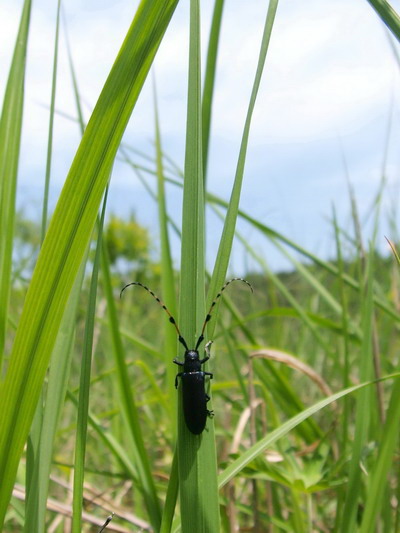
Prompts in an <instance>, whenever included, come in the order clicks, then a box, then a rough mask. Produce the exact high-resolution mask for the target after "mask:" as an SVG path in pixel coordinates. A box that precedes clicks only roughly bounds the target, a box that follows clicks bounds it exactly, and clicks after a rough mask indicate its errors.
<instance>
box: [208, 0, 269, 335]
mask: <svg viewBox="0 0 400 533" xmlns="http://www.w3.org/2000/svg"><path fill="white" fill-rule="evenodd" d="M277 7H278V0H270V3H269V6H268V11H267V16H266V20H265V25H264V32H263V36H262V41H261V49H260V54H259V57H258V64H257V69H256V74H255V79H254V83H253V88H252V92H251V96H250V102H249V106H248V110H247V116H246V121H245V125H244V129H243V135H242V141H241V145H240V151H239V158H238V162H237V167H236V175H235V181H234V185H233V189H232V194H231V197H230V201H229V205H228V210H227V213H226V218H225V224H224V228H223V232H222V237H221V241H220V245H219V248H218V254H217V259H216V263H215V267H214V272H213V275H212V278H211V282H210V287H209V291H208V297H207V305H210V304H211V302H212V300H213V298H214V297H215V295H216V294H217V292H218V290H219V288H220V287H221V286H222V284H223V283H224V280H225V277H226V272H227V270H228V264H229V258H230V254H231V249H232V243H233V237H234V235H235V228H236V220H237V216H238V210H239V200H240V193H241V189H242V183H243V174H244V167H245V162H246V153H247V146H248V142H249V135H250V125H251V120H252V116H253V112H254V107H255V104H256V99H257V94H258V89H259V87H260V83H261V77H262V73H263V69H264V64H265V59H266V57H267V51H268V46H269V41H270V38H271V33H272V27H273V23H274V19H275V14H276V9H277ZM214 324H215V321H214ZM213 329H214V326H213V325H212V324H211V328H210V329H209V334H210V335H212V333H213Z"/></svg>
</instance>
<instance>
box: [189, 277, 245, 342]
mask: <svg viewBox="0 0 400 533" xmlns="http://www.w3.org/2000/svg"><path fill="white" fill-rule="evenodd" d="M232 281H243V283H246V285H248V286H249V287H250V289H251V292H254V291H253V287H252V286H251V284H250V283H249V282H248V281H246V280H245V279H243V278H232V279H230V280H228V281H227V282H226V283H225V285H224V286H223V287H222V288H221V290H220V291H219V293H218V294H217V296H216V297H215V298H214V300H213V301H212V303H211V305H210V309H209V310H208V313H207V315H206V318H205V320H204V324H203V327H202V330H201V333H200V337H199V338H198V339H197V343H196V348H195V350H197V349H198V347H199V346H200V344H201V343H202V342H203V340H204V331H205V329H206V326H207V323H208V322H209V321H210V319H211V316H212V315H211V313H212V311H213V309H214V307H215V305H216V303H217V302H218V299H219V298H220V297H221V294H222V293H223V292H224V290H225V289H226V288H227V286H228V285H229V284H230V283H232Z"/></svg>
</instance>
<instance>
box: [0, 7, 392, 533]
mask: <svg viewBox="0 0 400 533" xmlns="http://www.w3.org/2000/svg"><path fill="white" fill-rule="evenodd" d="M370 3H371V4H372V5H373V6H374V7H375V9H376V10H377V12H378V14H379V16H381V17H382V19H383V20H384V21H385V22H386V23H387V24H388V26H389V28H390V29H391V31H392V32H393V34H394V35H395V36H396V37H397V38H398V36H399V35H400V23H399V20H398V17H397V15H396V14H395V13H394V12H393V10H392V9H391V8H390V6H388V5H387V4H386V3H385V2H382V1H376V2H375V1H374V2H373V1H371V2H370ZM176 4H177V1H176V0H175V1H174V0H142V1H141V3H140V9H138V12H137V14H136V17H135V19H134V21H133V22H132V26H131V28H130V29H129V31H128V34H127V36H126V40H125V42H124V44H123V46H122V48H121V51H120V53H119V55H118V57H117V58H116V60H115V64H114V66H113V68H112V70H111V72H110V75H109V78H108V79H107V81H106V83H105V85H104V88H103V91H102V93H101V95H100V96H99V99H98V102H97V104H96V106H95V108H94V110H93V113H92V116H91V118H90V121H89V123H88V124H87V125H86V127H84V126H85V125H84V124H83V121H82V120H81V114H80V100H79V96H78V92H76V105H77V111H76V115H77V117H78V121H80V124H81V127H82V141H81V144H80V146H79V148H78V150H77V153H76V155H75V158H74V161H73V163H72V166H71V170H70V172H69V174H68V176H67V177H66V181H65V186H64V188H63V190H62V192H61V194H60V197H59V200H58V203H57V206H56V208H55V211H54V212H53V213H52V214H51V217H50V216H49V214H48V213H47V208H46V206H47V194H48V185H49V181H48V180H49V178H50V173H48V175H47V180H46V184H47V186H46V187H45V193H44V198H43V205H44V209H43V217H42V221H41V222H40V223H37V222H36V221H31V220H27V219H26V218H25V217H24V214H23V213H18V212H17V210H16V201H15V197H16V190H17V175H18V159H19V146H20V136H21V131H22V124H23V123H22V116H23V100H24V69H25V55H26V47H27V39H28V34H29V18H30V9H31V5H30V2H29V0H25V2H24V7H23V13H22V17H21V26H20V29H19V33H18V38H17V42H16V48H15V54H14V59H13V63H12V67H11V71H10V76H9V81H8V86H7V90H6V93H5V99H4V106H3V111H2V116H1V121H0V141H1V142H0V162H1V166H0V235H1V238H0V308H1V312H0V353H1V354H2V358H1V359H0V362H1V365H2V366H1V369H2V372H1V376H2V380H1V383H0V406H1V413H2V414H1V417H0V480H1V481H0V528H2V530H3V531H5V532H11V531H21V532H22V531H25V532H29V533H32V532H38V533H39V532H44V531H53V532H61V531H72V532H74V533H78V532H81V531H100V530H101V528H102V525H103V524H105V521H106V519H107V516H111V513H115V515H114V516H113V518H112V520H111V521H110V522H109V523H107V530H109V531H120V532H128V531H154V532H162V533H166V532H170V531H174V532H177V531H184V532H191V533H220V532H233V531H256V532H271V533H277V532H296V533H303V532H304V533H306V532H317V531H318V532H328V531H329V532H330V531H335V532H340V533H346V532H348V533H354V532H356V531H358V532H360V533H368V532H371V531H378V532H380V531H385V532H396V531H399V530H400V512H399V498H400V483H399V475H400V468H399V461H398V459H399V448H398V445H399V442H398V435H399V424H400V380H399V377H400V374H399V372H398V367H399V326H400V294H399V288H400V285H399V268H400V264H399V260H398V257H397V254H396V242H397V241H398V235H397V232H396V218H395V216H394V215H392V220H391V222H392V228H393V232H392V234H391V235H390V236H389V237H390V238H391V240H392V241H393V243H392V242H391V243H390V245H391V247H390V246H389V243H388V247H387V253H386V254H382V253H380V252H378V251H377V250H378V249H382V247H381V245H380V243H381V242H382V241H383V239H384V236H383V235H382V234H381V231H380V226H379V221H380V216H381V214H380V207H381V201H382V195H383V194H384V192H385V185H384V180H383V179H382V187H381V188H380V189H379V191H378V192H377V195H376V199H375V202H374V203H373V213H372V217H371V218H372V219H373V220H374V224H373V228H372V232H369V233H367V234H365V231H364V228H363V225H362V223H361V222H360V220H362V217H361V215H362V214H361V215H360V213H358V210H357V200H356V199H355V198H353V196H352V193H351V190H350V189H349V211H351V213H352V216H351V220H352V226H351V227H349V226H348V225H347V226H346V227H344V226H343V225H342V223H341V221H338V220H337V219H336V215H335V212H334V211H333V212H332V214H331V228H332V255H331V257H330V258H329V260H327V259H325V258H321V257H319V256H316V255H315V254H313V253H311V252H309V251H308V250H305V249H304V248H302V247H301V246H300V245H299V244H297V243H296V242H293V241H291V240H290V239H288V238H287V237H286V236H285V235H282V234H281V233H279V232H277V231H276V230H274V229H273V228H271V227H269V226H267V225H265V223H264V222H263V221H260V220H256V219H254V218H252V215H251V213H248V212H245V211H243V210H240V209H239V200H240V192H241V187H242V179H243V173H244V167H245V161H246V151H247V144H248V138H249V132H250V126H251V118H252V114H253V110H254V107H255V104H256V97H257V91H258V87H259V83H260V80H261V77H262V72H263V67H264V62H265V58H266V54H267V51H268V44H269V38H270V35H271V31H272V29H273V22H274V16H275V11H276V8H277V4H278V2H277V0H271V1H270V3H269V7H268V10H267V12H266V20H265V28H264V34H263V37H262V42H261V43H260V54H259V58H258V65H257V69H256V72H255V77H254V84H253V90H252V94H251V97H250V100H249V105H248V113H247V117H246V122H245V124H244V128H243V136H242V142H241V146H240V151H239V154H238V156H237V170H236V175H235V179H234V183H233V184H232V195H231V198H230V199H229V200H226V199H223V198H218V197H215V196H213V195H211V194H209V193H208V192H207V179H206V178H207V169H206V161H207V153H208V146H209V140H210V135H209V124H210V113H211V107H212V94H213V85H214V75H215V65H216V63H215V59H216V56H217V50H218V37H219V28H220V24H221V17H222V7H223V2H222V1H219V0H216V2H215V9H214V15H213V25H212V30H211V36H210V41H209V43H210V44H209V54H208V57H207V69H206V75H205V80H204V82H203V83H202V82H201V73H200V70H199V61H198V59H199V54H200V52H199V50H200V24H199V3H198V2H197V1H195V0H192V1H191V8H190V30H191V32H190V33H191V37H190V50H189V51H188V54H189V58H190V61H189V65H190V66H189V87H188V122H187V140H186V157H185V165H184V169H181V170H180V169H178V168H177V167H176V166H175V165H171V164H170V160H169V158H168V157H167V156H166V154H164V153H163V148H162V144H163V139H162V135H161V132H160V130H159V124H158V111H157V106H156V104H155V116H156V120H155V127H154V131H155V135H154V139H155V143H154V152H153V153H152V154H150V161H151V164H150V166H149V171H148V172H146V171H144V172H143V173H142V178H143V179H144V180H145V182H146V184H147V186H148V187H149V189H150V194H151V196H152V197H153V198H154V200H155V201H156V202H157V206H158V213H159V242H160V250H159V251H160V254H159V258H157V259H154V249H155V246H154V245H153V242H154V241H155V240H156V237H155V236H154V235H151V234H149V232H148V231H147V230H146V229H144V228H142V227H141V226H140V225H139V224H138V223H137V221H136V219H135V217H134V216H133V215H132V216H131V217H130V219H129V220H121V219H120V218H118V217H117V216H115V215H114V216H109V217H106V215H105V213H106V206H107V192H108V187H112V166H113V162H114V159H115V157H116V155H117V153H120V152H118V149H119V147H120V143H121V139H122V135H123V132H124V129H125V127H126V124H127V122H128V120H129V117H130V114H131V112H132V109H133V107H134V106H135V104H136V100H137V97H138V95H139V93H140V90H141V88H142V85H143V83H144V81H145V79H146V76H147V74H148V71H149V69H150V67H151V63H152V60H153V58H154V56H155V54H156V52H157V48H158V46H159V44H160V42H161V40H162V37H163V34H164V32H165V30H166V28H167V26H168V23H169V20H170V18H171V17H172V15H173V11H174V8H175V6H176ZM57 28H58V26H57ZM57 47H58V32H57V33H56V41H55V58H56V57H57V54H56V51H57ZM55 64H56V61H55ZM71 68H72V69H73V63H71ZM55 91H56V83H55V80H54V84H53V96H54V95H55ZM155 101H156V99H155ZM49 107H50V110H51V113H50V115H51V116H52V117H54V113H55V107H54V100H53V98H52V101H51V102H50V103H49ZM49 132H50V133H49V139H51V127H50V128H49ZM49 147H50V148H49V158H50V159H51V142H50V141H49ZM122 153H123V157H124V158H125V160H126V163H127V164H128V165H130V166H131V168H132V171H135V170H134V169H135V168H136V166H135V160H134V159H131V158H130V156H128V155H127V154H128V151H123V152H122ZM110 176H111V180H110ZM183 176H185V179H183ZM166 183H168V184H171V183H172V184H173V185H174V186H175V187H176V188H177V190H178V189H179V191H180V190H181V189H182V190H183V217H182V225H181V227H176V226H175V225H174V224H173V222H172V221H171V219H170V217H169V214H168V204H167V200H166V194H165V186H166ZM46 191H47V192H46ZM206 206H210V207H212V208H213V209H215V210H216V211H217V212H218V213H222V219H223V224H222V226H223V228H222V235H221V241H220V247H219V250H218V254H217V258H216V262H215V266H214V268H213V270H212V272H207V271H206V267H205V242H206V239H205V235H206V230H207V229H208V228H207V224H206V209H205V207H206ZM370 216H371V214H370ZM50 218H51V220H50V222H49V219H50ZM238 218H241V219H243V220H245V221H246V222H247V223H248V224H250V225H251V226H252V228H253V230H254V231H257V232H259V234H260V235H261V236H262V238H263V239H265V242H266V243H268V245H270V244H273V245H274V246H276V248H277V249H278V250H279V252H280V253H282V254H283V256H284V257H285V258H286V260H287V261H289V262H290V264H291V265H292V267H291V269H289V270H288V271H286V272H281V273H277V272H274V271H272V270H271V269H270V267H269V265H268V261H267V258H266V257H263V256H261V255H260V254H259V252H258V251H257V250H254V249H253V248H251V247H250V246H249V245H248V243H247V242H246V240H245V239H243V237H242V236H241V235H240V234H239V233H238V232H237V231H236V220H237V219H238ZM171 231H174V232H175V233H177V234H178V235H179V236H180V238H181V242H182V251H181V257H182V260H181V265H180V267H179V269H176V268H175V269H174V268H173V266H172V264H173V262H172V258H171V251H170V243H169V237H170V232H171ZM234 241H235V242H238V243H239V242H240V243H241V244H242V246H243V253H244V254H246V255H247V256H248V257H251V261H252V265H255V267H254V268H253V270H252V271H251V272H246V273H240V275H242V276H243V277H245V278H246V279H247V280H248V281H249V282H250V283H251V284H252V286H253V288H254V293H253V294H251V293H250V291H249V290H248V288H247V287H246V286H242V284H232V286H230V287H229V288H228V289H227V290H226V291H225V292H224V295H223V298H221V302H220V303H219V305H218V306H217V307H216V308H215V310H214V311H213V318H212V320H211V321H210V322H209V325H208V327H207V330H206V334H207V340H209V339H212V340H213V341H214V345H213V349H212V358H211V360H210V362H208V363H207V370H208V371H211V372H213V373H214V380H213V381H212V383H211V384H210V390H211V392H210V394H211V395H212V399H211V402H210V405H211V407H210V409H213V410H214V412H215V416H214V418H210V419H209V420H208V421H207V426H206V430H205V431H204V432H203V433H202V434H201V436H195V435H192V434H190V433H189V431H188V430H187V428H186V426H185V423H184V421H183V415H182V405H181V404H182V399H181V396H180V393H179V391H178V392H177V391H176V390H175V387H174V380H175V374H176V372H177V370H176V367H175V365H173V363H172V360H173V358H174V357H176V356H177V354H178V355H179V357H182V347H181V346H179V345H178V342H177V335H176V331H175V329H174V328H173V327H172V326H171V324H170V323H169V321H168V317H167V316H166V314H165V313H164V312H163V310H162V309H161V308H160V307H159V306H158V305H157V303H156V302H155V301H154V300H153V299H152V298H151V296H150V295H149V294H148V293H146V292H145V291H144V290H142V289H141V288H139V287H131V288H129V290H127V291H125V292H124V295H123V297H122V298H120V297H119V294H120V291H121V288H122V287H123V286H124V285H125V283H129V282H130V281H134V280H135V281H140V282H142V283H145V284H146V285H149V286H150V287H151V288H152V289H153V290H154V291H155V292H156V293H157V294H158V295H160V297H162V299H163V301H164V302H165V303H166V305H167V306H168V308H169V309H170V311H171V313H172V314H173V315H174V316H175V317H177V322H178V323H179V327H180V330H181V331H182V333H183V335H184V337H185V338H186V339H195V338H196V337H197V336H198V333H199V330H200V328H201V326H202V323H203V321H204V318H205V316H206V313H207V310H208V309H209V308H210V304H211V302H212V300H213V299H214V297H215V295H216V294H217V293H218V291H219V289H220V288H221V287H222V286H223V284H224V282H225V280H226V279H227V278H228V277H229V273H230V271H229V257H230V253H231V250H232V246H233V242H234ZM235 274H236V273H231V277H232V275H235ZM196 333H197V335H196Z"/></svg>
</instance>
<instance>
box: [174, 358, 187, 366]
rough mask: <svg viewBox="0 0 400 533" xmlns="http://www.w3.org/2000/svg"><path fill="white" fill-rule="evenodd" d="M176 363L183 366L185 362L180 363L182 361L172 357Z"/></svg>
mask: <svg viewBox="0 0 400 533" xmlns="http://www.w3.org/2000/svg"><path fill="white" fill-rule="evenodd" d="M173 362H174V363H175V364H176V365H179V366H184V365H185V363H182V361H178V359H174V361H173Z"/></svg>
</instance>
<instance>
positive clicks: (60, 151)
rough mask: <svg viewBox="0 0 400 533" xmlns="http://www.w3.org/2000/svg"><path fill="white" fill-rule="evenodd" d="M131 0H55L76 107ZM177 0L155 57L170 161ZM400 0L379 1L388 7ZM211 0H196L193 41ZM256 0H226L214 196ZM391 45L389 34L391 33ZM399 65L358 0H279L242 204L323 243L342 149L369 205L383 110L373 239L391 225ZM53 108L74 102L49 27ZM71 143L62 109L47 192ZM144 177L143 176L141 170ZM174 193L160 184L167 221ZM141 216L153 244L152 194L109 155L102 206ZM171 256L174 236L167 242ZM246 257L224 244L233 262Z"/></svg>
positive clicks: (176, 205) (31, 180) (44, 32)
mask: <svg viewBox="0 0 400 533" xmlns="http://www.w3.org/2000/svg"><path fill="white" fill-rule="evenodd" d="M137 4H138V2H135V1H132V0H129V1H128V0H119V1H114V2H109V1H105V0H96V1H94V0H85V2H82V1H78V0H71V1H65V2H64V9H65V14H66V18H67V23H68V31H69V39H70V42H71V47H72V52H73V57H74V61H75V66H76V70H77V75H78V83H79V87H80V92H81V95H82V98H83V100H84V102H85V103H86V112H87V115H86V116H87V117H88V116H89V113H90V110H91V109H92V108H93V106H94V104H95V102H96V99H97V96H98V94H99V92H100V90H101V88H102V85H103V83H104V81H105V79H106V76H107V73H108V71H109V69H110V67H111V65H112V63H113V59H114V57H115V55H116V54H117V52H118V49H119V46H120V44H121V42H122V40H123V38H124V35H125V33H126V31H127V29H128V27H129V25H130V22H131V20H132V17H133V15H134V13H135V9H136V7H137ZM188 4H189V2H188V1H186V2H181V3H180V5H179V7H178V9H177V11H176V13H175V16H174V19H173V21H172V23H171V26H170V28H169V29H168V32H167V34H166V37H165V40H164V42H163V43H162V45H161V48H160V51H159V55H158V57H157V58H156V61H155V69H154V72H155V76H156V80H157V88H158V97H159V110H160V116H161V128H162V135H163V144H164V148H165V150H166V151H167V152H168V154H169V155H170V156H171V157H173V158H174V159H175V161H176V162H177V163H178V164H179V165H180V166H183V160H184V144H185V133H184V132H185V120H186V118H185V114H186V90H187V78H186V74H187V44H188ZM399 4H400V2H398V1H396V2H392V5H393V7H395V8H397V9H399ZM212 5H213V2H211V1H210V0H203V1H202V2H201V7H202V30H203V37H202V38H203V44H204V55H203V57H205V50H206V41H207V37H208V31H209V23H210V17H211V9H212ZM21 6H22V1H16V0H3V2H1V4H0V96H1V97H2V95H3V91H4V85H5V81H6V78H7V73H8V67H9V63H10V59H11V54H12V50H13V46H14V39H15V35H16V30H17V26H18V21H19V16H20V10H21ZM266 8H267V2H262V1H260V0H248V1H247V2H243V1H239V0H226V1H225V9H224V21H223V29H222V35H221V45H220V55H219V60H218V73H217V86H216V94H215V104H214V114H213V122H212V139H211V143H212V144H211V152H210V164H209V189H210V190H211V192H213V193H216V194H218V195H220V196H221V197H223V198H225V199H227V198H228V197H229V194H230V188H231V185H232V181H233V177H234V172H235V166H236V161H237V154H238V148H239V143H240V138H241V133H242V128H243V123H244V117H245V113H246V110H247V105H248V98H249V94H250V90H251V85H252V81H253V76H254V71H255V64H256V59H257V55H258V48H259V44H260V37H261V32H262V29H263V23H264V19H265V14H266ZM55 10H56V1H55V0H53V1H51V2H50V1H45V0H36V1H35V2H34V3H33V11H32V27H31V35H30V43H29V44H30V47H29V53H28V71H27V80H26V106H25V117H24V135H23V139H22V153H21V158H22V159H21V165H20V178H19V184H20V187H19V196H18V201H19V204H20V205H23V206H25V208H26V209H28V210H30V211H31V212H32V213H39V212H40V205H39V199H40V197H41V195H42V187H43V185H42V183H43V179H44V178H43V176H44V169H45V157H46V142H47V127H48V109H47V108H46V105H47V104H46V103H47V102H48V101H49V98H50V83H51V68H52V42H53V39H54V19H55ZM396 46H397V45H396ZM398 93H399V66H398V65H397V63H396V61H395V59H394V54H393V52H392V49H391V46H390V43H389V39H388V36H387V32H386V31H385V28H384V26H383V25H382V23H381V22H380V20H379V19H378V17H377V15H376V14H375V12H374V11H373V10H372V8H371V7H370V5H369V3H368V2H367V1H366V0H309V1H307V2H304V0H280V4H279V6H278V12H277V18H276V23H275V26H274V29H273V34H272V40H271V45H270V49H269V53H268V57H267V62H266V66H265V71H264V77H263V81H262V86H261V90H260V93H259V97H258V101H257V105H256V110H255V114H254V119H253V123H252V129H251V136H250V145H249V152H248V159H247V164H246V170H245V179H244V184H243V197H242V204H241V207H242V209H243V210H245V211H247V212H249V213H250V214H252V216H254V217H255V218H258V219H260V220H261V221H262V222H263V223H265V224H267V225H269V226H271V227H272V228H274V229H276V230H277V231H280V232H282V233H284V234H285V235H286V236H287V237H289V238H291V239H293V240H295V241H296V242H298V243H299V244H301V245H302V246H304V247H307V248H309V249H311V250H312V251H313V252H315V253H317V254H321V255H322V256H324V257H329V256H331V255H332V253H333V248H334V240H333V234H332V227H331V224H330V223H329V220H328V219H329V218H330V217H331V213H332V206H333V205H334V206H335V209H336V211H337V214H338V218H339V222H340V224H341V225H343V226H344V227H345V228H346V229H349V230H350V229H351V228H350V207H349V199H348V192H347V184H346V171H345V165H344V160H345V162H346V167H347V172H348V176H349V179H350V180H351V183H352V185H353V187H354V190H355V193H356V197H357V202H358V206H359V209H360V212H361V214H362V216H366V215H367V214H368V207H369V206H370V204H371V202H372V200H373V197H374V195H375V193H376V190H377V188H378V186H379V182H380V179H381V176H382V165H383V160H384V154H385V145H386V137H387V130H388V124H389V123H391V130H390V138H389V144H388V152H387V161H386V166H385V173H386V175H387V186H386V190H385V197H384V203H383V206H384V208H383V212H382V227H381V231H380V234H379V235H378V241H379V242H381V243H382V248H384V237H383V236H384V234H386V235H389V236H390V235H391V233H390V230H389V228H388V222H387V218H388V213H389V212H390V210H391V208H392V206H393V205H396V204H397V202H398V199H399V167H400V161H399V150H398V149H397V146H398V145H399V134H400V128H399V97H398ZM57 108H58V109H59V110H60V111H63V112H65V113H68V114H75V113H74V102H73V95H72V88H71V80H70V75H69V71H68V66H67V61H66V52H65V45H64V37H62V40H61V49H60V65H59V81H58V86H57ZM153 136H154V116H153V104H152V84H151V79H149V80H148V82H147V83H146V86H145V87H144V90H143V93H142V95H141V96H140V99H139V101H138V104H137V106H136V109H135V111H134V113H133V116H132V120H131V122H130V124H129V126H128V129H127V132H126V135H125V142H126V143H128V144H130V145H131V146H133V147H135V148H138V149H140V150H144V151H146V152H147V153H148V154H149V155H151V154H152V139H153ZM78 143H79V131H78V128H77V126H76V124H74V123H73V122H71V121H68V120H67V119H65V118H62V117H58V118H57V121H56V126H55V141H54V164H53V172H52V198H53V199H56V196H57V194H58V191H59V189H60V187H61V186H62V183H63V181H64V179H65V176H66V173H67V172H68V168H69V165H70V163H71V159H72V157H73V154H74V151H75V150H76V147H77V145H78ZM151 185H153V184H151ZM180 202H181V193H180V192H179V191H178V190H177V189H175V188H170V189H169V190H168V204H169V206H170V207H171V212H172V213H174V216H175V218H176V220H177V222H179V216H180V215H179V213H180ZM131 210H132V211H135V212H136V214H137V216H138V219H139V221H140V222H141V223H143V224H144V225H146V226H148V227H150V229H151V231H152V233H153V235H154V239H155V246H157V225H156V223H155V219H156V207H155V205H154V204H153V202H152V200H151V199H150V198H149V197H148V196H147V193H146V192H145V191H144V190H143V188H142V186H141V184H140V183H139V182H138V181H137V179H136V178H135V176H133V175H132V173H131V172H130V170H129V169H128V168H127V167H125V166H124V165H122V164H117V165H116V167H115V171H114V176H113V180H112V190H111V196H110V204H109V211H114V212H118V213H119V214H124V213H126V214H128V213H129V212H130V211H131ZM239 227H240V230H241V233H242V234H243V235H244V236H245V238H246V239H247V240H248V241H249V242H250V243H251V244H252V245H253V246H254V247H255V249H256V250H257V251H258V252H259V253H260V254H261V255H263V256H264V257H265V259H266V260H267V261H268V262H269V263H270V264H271V266H272V267H273V268H275V269H279V268H282V267H284V266H285V262H284V260H283V259H282V257H281V256H280V255H279V254H277V252H276V251H275V250H273V249H272V248H270V247H269V246H268V245H267V244H266V242H265V241H264V240H262V239H261V238H260V236H259V235H258V234H257V233H256V232H255V231H254V230H253V229H252V228H250V227H249V226H248V225H246V224H243V223H242V224H240V225H239ZM220 230H221V225H220V223H219V222H218V220H217V219H216V218H215V217H213V216H212V215H211V216H210V219H209V227H208V235H209V237H208V243H209V247H208V254H209V256H208V262H209V265H210V266H211V265H212V262H213V257H214V254H215V252H216V246H217V242H218V236H219V232H220ZM174 250H175V256H176V264H177V265H178V264H179V261H178V256H179V249H178V246H177V243H175V248H174ZM244 265H250V266H252V263H251V261H250V262H246V259H245V258H244V252H243V249H242V248H241V246H240V245H239V244H237V245H236V246H235V253H234V255H233V259H232V272H235V273H240V272H242V271H243V268H244Z"/></svg>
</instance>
